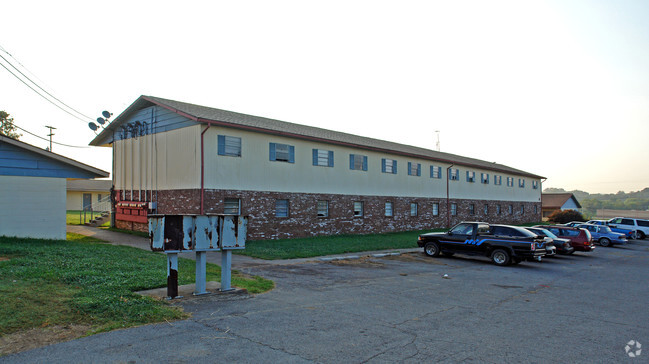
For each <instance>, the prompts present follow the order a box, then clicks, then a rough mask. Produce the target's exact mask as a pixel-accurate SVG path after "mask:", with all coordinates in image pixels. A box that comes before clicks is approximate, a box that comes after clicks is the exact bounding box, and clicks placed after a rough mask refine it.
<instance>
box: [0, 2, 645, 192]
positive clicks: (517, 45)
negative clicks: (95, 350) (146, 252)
mask: <svg viewBox="0 0 649 364" xmlns="http://www.w3.org/2000/svg"><path fill="white" fill-rule="evenodd" d="M2 9H3V11H2V12H3V19H2V23H1V24H0V56H3V57H4V58H5V59H6V60H8V61H9V62H11V64H13V65H14V66H16V67H17V68H18V69H20V70H21V71H22V72H23V73H24V74H25V75H27V76H28V77H29V78H30V79H31V80H33V81H35V82H36V83H37V84H38V85H39V86H40V87H42V88H43V89H45V90H47V92H48V93H50V94H51V95H52V96H54V97H56V98H57V99H59V100H60V101H62V102H63V103H65V104H66V105H67V106H70V107H72V108H73V109H74V110H75V111H78V112H81V113H82V114H83V115H85V116H79V115H78V114H76V112H75V111H71V110H69V109H68V108H67V107H66V106H62V105H60V104H59V103H58V102H57V101H56V100H54V103H56V104H58V105H59V106H61V107H62V108H63V109H66V110H67V111H68V112H70V113H72V114H74V115H76V116H78V117H79V118H75V117H72V116H71V115H70V114H68V113H66V112H64V111H62V110H61V109H59V108H57V107H56V106H54V105H52V104H51V103H49V102H48V101H46V100H45V99H44V98H42V97H41V96H39V95H37V94H36V93H35V92H34V91H32V90H31V89H29V88H28V87H27V86H25V85H24V84H23V83H22V82H21V81H19V80H18V79H17V78H16V77H14V76H12V75H11V74H10V73H9V72H8V71H7V70H6V69H5V68H2V67H0V110H4V111H6V112H8V113H9V114H11V116H12V117H13V118H14V122H15V124H16V125H17V126H19V127H21V128H23V129H25V130H27V131H29V132H31V133H34V134H36V135H38V136H40V137H43V138H46V139H47V138H48V137H47V134H48V133H49V129H47V128H46V127H45V126H46V125H47V126H53V127H55V128H56V130H54V131H53V133H54V136H53V137H52V138H53V141H54V142H58V143H62V144H66V145H71V146H79V147H81V148H75V147H69V146H62V145H57V144H54V145H53V148H52V149H53V152H55V153H58V154H62V155H64V156H67V157H70V158H73V159H76V160H78V161H80V162H83V163H86V164H89V165H92V166H94V167H97V168H100V169H103V170H105V171H109V172H110V171H111V152H110V149H109V148H101V147H88V143H89V142H90V141H91V140H92V139H93V138H94V137H95V133H94V132H93V131H92V130H90V129H89V128H88V126H87V124H88V122H89V121H92V120H94V119H96V118H97V117H99V116H101V112H102V111H103V110H108V111H110V112H112V113H113V114H114V116H113V118H115V117H116V116H117V115H119V114H120V113H121V112H122V111H124V110H125V109H126V108H127V107H128V106H129V105H130V104H131V103H133V102H134V101H135V100H136V99H137V98H138V97H139V96H140V95H151V96H157V97H162V98H167V99H173V100H178V101H183V102H189V103H194V104H199V105H204V106H210V107H215V108H219V109H225V110H230V111H236V112H240V113H245V114H250V115H256V116H263V117H268V118H273V119H278V120H282V121H288V122H293V123H298V124H305V125H312V126H317V127H321V128H326V129H331V130H336V131H342V132H347V133H352V134H357V135H361V136H366V137H372V138H378V139H383V140H389V141H393V142H398V143H403V144H408V145H414V146H418V147H424V148H429V149H435V148H436V143H437V138H438V136H439V142H440V150H441V151H442V152H447V153H453V154H458V155H462V156H466V157H472V158H478V159H481V160H486V161H491V162H497V163H500V164H504V165H507V166H510V167H514V168H518V169H521V170H524V171H526V172H530V173H534V174H537V175H541V176H544V177H546V178H547V180H545V181H544V182H543V187H544V188H548V187H556V188H565V189H567V190H574V189H579V190H583V191H587V192H590V193H615V192H618V191H625V192H630V191H638V190H641V189H644V188H645V187H649V168H648V167H649V164H648V163H647V162H646V161H645V160H646V158H647V156H649V22H648V21H647V18H649V1H646V0H616V1H608V0H607V1H602V0H588V1H580V0H556V1H550V0H548V1H500V0H492V1H448V0H445V1H437V0H428V1H408V0H402V1H381V0H374V1H353V0H346V1H337V0H328V1H305V0H301V1H282V0H279V1H245V0H244V1H191V0H187V1H183V2H178V1H132V0H131V1H122V0H116V1H103V2H95V1H67V0H60V1H29V0H24V1H8V2H4V3H3V4H2ZM0 65H4V66H6V67H7V68H9V69H10V70H12V71H13V72H14V73H16V74H17V75H18V76H19V77H20V78H23V77H22V76H21V75H20V74H19V73H17V72H16V71H15V70H14V69H13V68H12V67H11V66H10V65H9V64H8V63H7V61H5V60H4V59H2V58H0ZM23 79H24V78H23ZM26 82H28V81H26ZM28 83H29V82H28ZM32 87H35V86H34V85H32ZM35 88H36V87H35ZM36 90H38V91H39V92H41V93H42V94H44V95H45V96H47V94H45V93H44V92H43V91H41V90H40V89H38V88H36ZM48 98H50V99H51V97H48ZM80 119H81V120H80ZM437 131H439V132H437ZM22 134H23V137H21V140H22V141H24V142H27V143H30V144H33V145H36V146H39V147H42V148H45V147H47V146H48V145H49V142H48V141H45V140H42V139H39V138H36V137H33V136H31V135H29V134H27V133H25V132H22Z"/></svg>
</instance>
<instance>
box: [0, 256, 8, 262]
mask: <svg viewBox="0 0 649 364" xmlns="http://www.w3.org/2000/svg"><path fill="white" fill-rule="evenodd" d="M7 260H9V258H8V257H1V256H0V262H4V261H7Z"/></svg>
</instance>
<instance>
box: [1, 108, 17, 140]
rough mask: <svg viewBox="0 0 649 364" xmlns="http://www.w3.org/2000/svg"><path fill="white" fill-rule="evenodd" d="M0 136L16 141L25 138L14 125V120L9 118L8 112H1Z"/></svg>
mask: <svg viewBox="0 0 649 364" xmlns="http://www.w3.org/2000/svg"><path fill="white" fill-rule="evenodd" d="M0 134H2V135H4V136H8V137H9V138H12V139H16V140H17V139H18V138H20V137H21V136H23V135H22V134H20V133H18V131H17V128H16V126H15V125H14V118H12V117H9V113H8V112H6V111H0Z"/></svg>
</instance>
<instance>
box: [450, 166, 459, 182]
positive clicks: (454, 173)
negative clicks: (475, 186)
mask: <svg viewBox="0 0 649 364" xmlns="http://www.w3.org/2000/svg"><path fill="white" fill-rule="evenodd" d="M448 179H450V180H453V181H457V180H459V179H460V170H459V169H457V168H455V169H453V168H451V169H450V171H449V174H448Z"/></svg>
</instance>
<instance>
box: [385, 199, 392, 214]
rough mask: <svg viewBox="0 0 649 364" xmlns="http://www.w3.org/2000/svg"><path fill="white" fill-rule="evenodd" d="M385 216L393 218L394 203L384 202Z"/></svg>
mask: <svg viewBox="0 0 649 364" xmlns="http://www.w3.org/2000/svg"><path fill="white" fill-rule="evenodd" d="M385 216H386V217H393V216H394V203H393V202H391V201H386V202H385Z"/></svg>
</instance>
